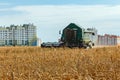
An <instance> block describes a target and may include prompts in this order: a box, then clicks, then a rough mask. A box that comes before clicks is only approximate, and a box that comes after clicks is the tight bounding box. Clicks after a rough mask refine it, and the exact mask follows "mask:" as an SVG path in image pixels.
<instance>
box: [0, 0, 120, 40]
mask: <svg viewBox="0 0 120 80" xmlns="http://www.w3.org/2000/svg"><path fill="white" fill-rule="evenodd" d="M71 22H72V23H76V24H78V25H81V26H82V27H84V28H88V27H94V28H96V29H97V30H98V33H99V34H114V35H120V0H3V1H2V0H1V1H0V26H10V25H11V24H15V25H20V24H27V23H33V24H34V25H36V26H37V36H38V38H40V39H41V40H42V41H43V42H47V41H57V40H58V38H60V36H61V35H59V30H61V31H62V30H63V29H64V28H65V27H66V26H67V25H69V24H70V23H71Z"/></svg>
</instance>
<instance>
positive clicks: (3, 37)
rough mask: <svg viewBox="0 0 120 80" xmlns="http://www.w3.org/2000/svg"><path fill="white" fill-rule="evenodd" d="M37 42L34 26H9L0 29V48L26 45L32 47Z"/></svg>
mask: <svg viewBox="0 0 120 80" xmlns="http://www.w3.org/2000/svg"><path fill="white" fill-rule="evenodd" d="M36 41H37V36H36V26H34V25H33V24H23V25H11V26H10V27H0V46H4V45H13V46H15V45H23V46H24V45H28V46H33V45H34V44H35V43H36Z"/></svg>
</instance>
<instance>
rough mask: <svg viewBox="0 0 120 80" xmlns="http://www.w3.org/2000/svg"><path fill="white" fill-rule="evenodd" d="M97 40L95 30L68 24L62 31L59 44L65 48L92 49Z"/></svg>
mask: <svg viewBox="0 0 120 80" xmlns="http://www.w3.org/2000/svg"><path fill="white" fill-rule="evenodd" d="M97 39H98V37H97V30H96V29H95V28H88V29H84V28H82V27H80V26H78V25H76V24H74V23H70V24H69V25H68V26H67V27H66V28H64V29H63V32H62V37H61V42H63V44H62V45H63V46H66V47H80V48H82V47H84V48H88V47H89V48H92V47H93V46H95V45H96V44H97Z"/></svg>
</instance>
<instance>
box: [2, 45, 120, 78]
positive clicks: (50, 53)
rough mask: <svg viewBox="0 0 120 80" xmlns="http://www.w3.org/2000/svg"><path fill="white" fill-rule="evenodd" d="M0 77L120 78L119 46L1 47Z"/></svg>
mask: <svg viewBox="0 0 120 80" xmlns="http://www.w3.org/2000/svg"><path fill="white" fill-rule="evenodd" d="M0 80H120V47H102V48H94V49H79V48H73V49H70V48H40V47H0Z"/></svg>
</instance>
